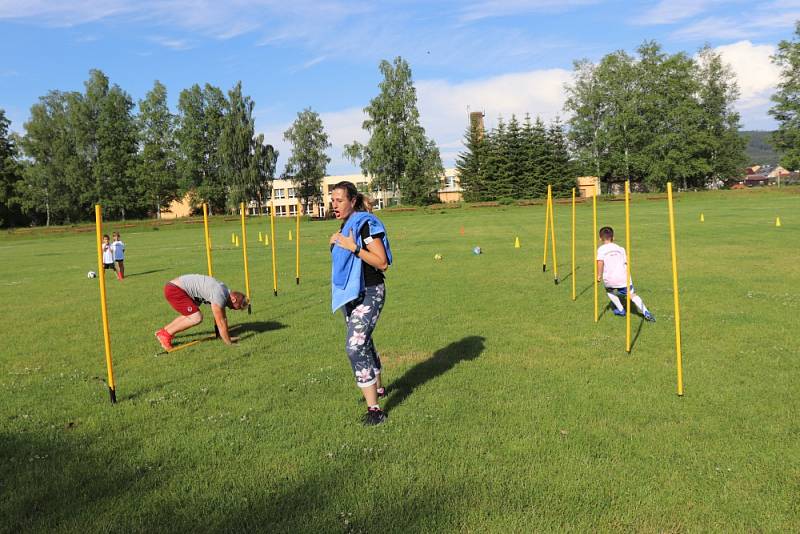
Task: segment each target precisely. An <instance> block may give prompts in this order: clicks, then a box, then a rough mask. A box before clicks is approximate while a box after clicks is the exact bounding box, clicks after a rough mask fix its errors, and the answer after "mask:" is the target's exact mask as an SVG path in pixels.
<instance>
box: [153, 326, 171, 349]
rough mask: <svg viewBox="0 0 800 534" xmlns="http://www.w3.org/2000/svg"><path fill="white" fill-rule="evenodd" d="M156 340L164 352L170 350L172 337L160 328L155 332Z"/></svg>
mask: <svg viewBox="0 0 800 534" xmlns="http://www.w3.org/2000/svg"><path fill="white" fill-rule="evenodd" d="M156 338H157V339H158V342H159V343H161V346H162V347H164V350H166V351H170V350H172V336H171V335H170V333H169V332H167V331H166V330H164V329H163V328H162V329H161V330H159V331H158V332H156Z"/></svg>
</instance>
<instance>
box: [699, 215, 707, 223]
mask: <svg viewBox="0 0 800 534" xmlns="http://www.w3.org/2000/svg"><path fill="white" fill-rule="evenodd" d="M700 222H706V217H705V215H703V214H702V213H701V214H700Z"/></svg>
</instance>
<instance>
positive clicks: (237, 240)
mask: <svg viewBox="0 0 800 534" xmlns="http://www.w3.org/2000/svg"><path fill="white" fill-rule="evenodd" d="M234 243H236V247H237V248H238V247H239V236H238V235H237V236H236V241H234Z"/></svg>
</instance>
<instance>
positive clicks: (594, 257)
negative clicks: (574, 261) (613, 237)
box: [591, 191, 599, 322]
mask: <svg viewBox="0 0 800 534" xmlns="http://www.w3.org/2000/svg"><path fill="white" fill-rule="evenodd" d="M596 242H597V191H595V194H594V196H593V197H592V241H591V243H592V264H593V265H594V322H597V321H598V320H599V318H598V316H597V289H598V288H597V285H598V281H597V251H596V250H595V248H594V245H595V243H596Z"/></svg>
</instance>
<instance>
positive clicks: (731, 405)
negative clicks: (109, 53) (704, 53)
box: [0, 189, 800, 533]
mask: <svg viewBox="0 0 800 534" xmlns="http://www.w3.org/2000/svg"><path fill="white" fill-rule="evenodd" d="M701 213H703V214H704V215H705V223H700V222H699V217H700V214H701ZM590 214H591V208H590V205H588V204H587V205H580V206H579V207H578V227H579V234H580V235H579V236H578V242H577V246H578V258H579V266H578V269H577V271H576V272H575V273H570V267H569V260H570V256H569V250H570V249H569V206H567V205H562V204H558V205H557V206H556V224H557V229H558V247H559V248H558V260H559V262H560V264H559V274H560V276H561V277H562V278H563V279H564V281H563V282H562V283H561V284H560V285H558V286H556V285H554V284H553V281H552V274H551V273H550V272H548V273H542V272H541V270H542V269H541V261H542V236H543V230H544V228H543V221H544V207H543V206H542V205H534V206H523V207H516V206H508V207H481V208H471V207H462V208H457V209H427V210H420V211H415V212H395V213H386V212H383V213H382V214H380V216H381V217H382V219H383V220H384V222H385V223H386V225H387V227H388V229H389V233H390V234H389V235H390V239H391V242H392V248H393V252H394V256H395V263H394V265H393V266H392V267H391V269H390V270H389V272H388V274H387V293H388V299H387V305H386V308H385V309H384V313H383V315H382V318H381V321H380V323H379V325H378V329H377V331H376V345H377V347H378V350H379V352H380V353H381V356H382V358H383V361H384V365H385V375H384V376H385V377H386V381H387V382H388V385H389V387H390V391H391V393H390V396H389V399H388V401H387V402H386V408H387V409H388V411H389V421H388V422H387V423H386V424H384V425H382V426H379V427H374V428H365V427H363V426H361V425H360V423H359V418H360V416H361V414H362V412H363V409H364V408H363V403H362V401H361V400H360V395H359V393H358V391H357V390H356V388H355V386H354V384H353V379H352V376H351V372H350V368H349V364H348V361H347V358H346V355H345V352H344V326H343V320H342V317H341V315H340V314H337V315H332V314H331V312H330V281H329V272H330V260H329V252H328V246H327V240H328V236H329V235H330V234H331V233H332V232H333V231H335V229H336V227H337V225H336V223H335V222H331V221H327V222H311V223H307V224H304V226H303V230H302V270H303V273H302V283H301V285H299V286H296V285H295V283H294V242H290V241H288V239H287V237H288V235H287V234H288V232H289V230H290V229H292V228H293V226H292V223H291V222H290V221H288V220H282V221H279V224H278V229H277V237H278V239H277V242H278V254H279V257H278V263H279V271H280V280H279V286H280V288H279V291H280V293H279V296H278V297H277V298H276V297H274V296H273V295H272V278H271V272H270V271H271V267H270V260H269V254H268V249H267V248H266V247H264V245H263V244H262V243H259V242H258V241H257V239H256V238H257V233H258V231H259V230H264V229H266V228H267V224H268V221H267V220H266V219H263V218H251V219H250V220H249V231H248V235H249V242H250V266H251V278H252V302H253V315H251V316H248V315H246V314H244V313H236V312H231V313H229V315H230V317H231V322H232V324H235V325H237V326H236V327H235V332H236V333H238V334H239V335H240V336H241V338H242V339H241V341H240V342H239V343H238V344H236V345H234V346H232V347H226V346H224V345H223V344H222V343H220V342H218V341H208V342H204V343H200V344H198V345H196V346H193V347H191V348H187V349H185V350H182V351H179V352H175V353H172V354H169V355H167V354H164V353H160V347H159V345H158V343H157V341H156V340H155V338H154V337H153V332H154V331H155V330H156V329H157V328H159V327H161V326H162V325H163V324H165V323H166V322H168V321H169V320H170V319H171V318H172V317H173V312H172V309H171V308H170V307H169V305H168V304H167V303H166V301H164V299H163V296H162V286H163V284H164V283H165V282H166V281H167V280H169V279H171V278H172V277H174V276H176V275H178V274H183V273H191V272H200V273H202V272H205V265H206V264H205V253H204V248H203V236H202V225H198V224H185V223H182V222H176V223H175V224H172V225H169V226H162V227H159V228H153V227H151V226H148V225H146V224H143V225H140V226H137V227H132V228H122V229H121V231H122V237H123V240H124V241H125V242H126V244H127V259H126V265H127V268H126V269H127V274H128V277H127V278H126V279H125V280H124V281H123V282H119V281H117V280H116V279H112V278H110V279H109V280H108V281H107V286H108V302H109V313H110V318H111V336H112V346H113V353H114V363H115V370H116V379H117V390H118V400H119V402H118V403H117V404H116V405H113V406H112V405H111V404H110V403H109V402H108V392H107V389H106V385H105V366H104V356H103V351H102V331H101V324H100V313H99V290H98V284H97V281H96V280H89V279H87V278H86V272H87V271H88V270H90V269H91V270H96V259H95V249H94V247H95V242H94V234H93V233H92V232H75V231H69V232H62V233H44V232H16V233H9V234H6V235H3V236H2V237H0V257H2V261H1V262H0V288H1V289H0V291H2V296H3V301H4V302H5V303H6V304H5V314H4V320H3V322H2V339H3V340H4V342H3V348H2V351H1V353H2V356H0V531H2V532H19V531H21V530H25V531H53V530H56V531H73V532H97V531H116V532H131V531H138V532H159V531H161V532H175V531H223V530H226V531H247V530H250V531H262V532H298V531H309V532H381V533H383V532H435V531H467V532H531V531H565V530H567V531H568V530H572V531H586V530H600V531H637V532H684V531H725V532H731V531H742V530H747V531H775V532H777V531H784V532H785V531H798V530H800V416H799V415H798V414H800V388H799V387H798V384H800V361H799V360H798V356H799V355H800V342H798V339H797V335H798V319H797V318H798V315H800V290H798V287H800V256H799V255H798V252H800V191H798V190H797V189H795V190H791V189H787V190H784V191H782V192H767V191H742V192H725V193H698V194H687V195H681V196H679V197H678V200H677V203H676V216H677V223H678V248H679V266H680V275H681V299H682V319H683V327H684V328H683V339H684V370H685V391H686V394H685V396H684V397H683V398H679V397H678V396H677V395H676V394H675V391H676V386H675V380H676V377H675V356H674V329H673V322H672V319H673V311H672V286H671V284H672V281H671V271H670V253H669V234H668V227H667V211H666V204H665V201H663V200H648V199H647V198H646V197H645V196H641V197H639V196H637V197H636V198H635V201H634V203H633V204H632V224H633V245H632V251H631V252H632V254H631V260H632V267H633V277H634V282H635V284H636V286H637V289H638V291H639V293H640V294H641V295H642V297H643V298H644V300H645V303H646V304H647V305H648V307H650V308H651V310H652V311H653V312H654V313H655V315H656V318H657V322H656V323H654V324H652V323H643V322H642V321H641V319H640V317H638V316H635V317H634V321H633V332H634V335H635V342H634V346H633V350H632V353H631V354H627V353H626V352H625V350H624V345H625V321H624V319H620V318H617V317H614V316H613V315H612V314H611V313H604V314H603V315H602V317H601V319H600V322H599V323H598V324H595V323H594V322H593V320H592V289H591V287H592V281H591V277H592V275H591V269H592V260H593V250H594V241H593V236H592V230H591V219H590ZM776 216H780V217H781V220H782V223H783V227H782V228H775V226H774V222H775V217H776ZM599 223H600V224H601V225H605V224H610V225H613V226H614V227H615V228H616V229H617V230H618V238H619V239H618V240H619V241H621V242H622V243H623V244H624V205H623V203H622V202H608V201H604V202H600V203H599ZM461 227H463V228H464V235H463V236H462V235H460V231H459V230H460V228H461ZM118 228H119V225H115V224H113V223H111V224H108V225H107V227H106V231H107V232H108V233H110V232H111V231H112V230H115V229H118ZM237 230H238V228H237V222H235V221H225V220H223V219H221V218H219V219H214V220H213V223H212V240H213V243H214V247H215V248H214V266H215V274H216V275H217V276H218V277H219V278H220V279H222V280H224V281H226V282H227V283H228V284H229V286H231V287H233V288H237V287H239V288H241V287H243V285H244V284H243V274H242V257H241V249H237V248H234V247H232V245H231V244H230V235H231V232H235V231H237ZM515 236H519V238H520V240H521V243H522V248H521V249H514V247H513V243H514V238H515ZM475 245H479V246H481V247H482V248H483V251H484V254H483V255H481V256H475V255H473V254H472V253H471V249H472V247H473V246H475ZM436 253H440V254H442V255H443V256H444V259H443V260H442V261H439V262H436V261H434V260H433V256H434V254H436ZM573 274H574V276H575V277H576V282H577V291H578V294H579V296H578V299H577V301H576V302H573V301H572V300H571V299H570V284H571V279H570V276H573ZM601 296H602V295H601ZM605 303H606V299H604V298H603V299H601V305H605ZM211 330H212V323H211V318H210V313H207V317H206V320H205V322H204V324H203V325H202V326H201V327H198V328H196V329H194V330H193V331H189V333H187V334H186V335H185V336H183V337H182V338H181V339H180V340H179V341H181V340H191V339H195V338H197V337H200V336H203V335H207V334H208V333H209V332H211Z"/></svg>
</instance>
